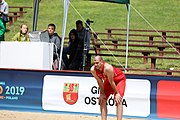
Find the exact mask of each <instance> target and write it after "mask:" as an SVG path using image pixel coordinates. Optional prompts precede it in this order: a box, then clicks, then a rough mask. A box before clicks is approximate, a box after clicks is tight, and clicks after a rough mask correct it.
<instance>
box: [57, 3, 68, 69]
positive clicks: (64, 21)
mask: <svg viewBox="0 0 180 120" xmlns="http://www.w3.org/2000/svg"><path fill="white" fill-rule="evenodd" d="M68 8H69V0H64V17H63V28H62V40H61V49H60V58H59V70H60V69H61V62H62V52H63V46H64V38H65V32H66V24H67V15H68Z"/></svg>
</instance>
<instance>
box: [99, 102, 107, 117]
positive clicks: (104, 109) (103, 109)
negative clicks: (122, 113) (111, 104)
mask: <svg viewBox="0 0 180 120" xmlns="http://www.w3.org/2000/svg"><path fill="white" fill-rule="evenodd" d="M100 110H101V120H107V105H106V100H105V99H104V100H102V102H101V103H100Z"/></svg>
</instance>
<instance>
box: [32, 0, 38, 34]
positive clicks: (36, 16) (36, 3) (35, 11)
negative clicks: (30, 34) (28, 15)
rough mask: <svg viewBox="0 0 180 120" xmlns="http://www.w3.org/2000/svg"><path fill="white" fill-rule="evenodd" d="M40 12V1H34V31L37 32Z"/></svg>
mask: <svg viewBox="0 0 180 120" xmlns="http://www.w3.org/2000/svg"><path fill="white" fill-rule="evenodd" d="M38 12H39V0H34V16H33V31H36V28H37V20H38Z"/></svg>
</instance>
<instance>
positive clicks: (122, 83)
mask: <svg viewBox="0 0 180 120" xmlns="http://www.w3.org/2000/svg"><path fill="white" fill-rule="evenodd" d="M115 84H116V88H117V90H118V92H119V94H120V95H121V97H123V96H124V91H125V87H126V76H125V75H124V77H123V78H121V79H120V80H118V81H116V82H115ZM104 92H105V95H106V99H108V98H109V96H110V94H114V90H113V89H112V87H111V85H110V83H109V82H105V83H104Z"/></svg>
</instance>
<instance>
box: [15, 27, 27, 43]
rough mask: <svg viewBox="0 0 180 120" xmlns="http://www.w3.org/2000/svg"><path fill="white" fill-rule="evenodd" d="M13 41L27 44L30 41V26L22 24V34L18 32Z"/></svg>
mask: <svg viewBox="0 0 180 120" xmlns="http://www.w3.org/2000/svg"><path fill="white" fill-rule="evenodd" d="M12 40H13V41H19V42H27V41H30V39H29V37H28V26H27V25H26V24H22V25H21V26H20V32H18V33H17V34H16V35H15V36H14V37H13V38H12Z"/></svg>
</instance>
